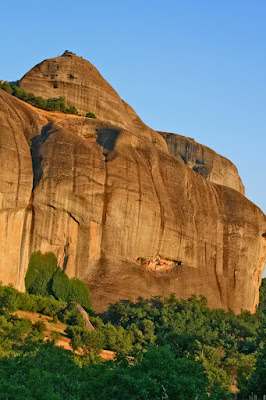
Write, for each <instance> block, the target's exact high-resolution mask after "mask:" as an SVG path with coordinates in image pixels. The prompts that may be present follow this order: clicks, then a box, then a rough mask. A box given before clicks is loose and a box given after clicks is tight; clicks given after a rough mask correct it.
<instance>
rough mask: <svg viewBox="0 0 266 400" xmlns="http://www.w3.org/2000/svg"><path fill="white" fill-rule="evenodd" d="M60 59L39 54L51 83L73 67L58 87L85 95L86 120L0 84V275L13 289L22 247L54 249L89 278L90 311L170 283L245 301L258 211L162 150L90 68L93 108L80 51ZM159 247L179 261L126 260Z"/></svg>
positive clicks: (257, 255) (264, 245) (219, 302)
mask: <svg viewBox="0 0 266 400" xmlns="http://www.w3.org/2000/svg"><path fill="white" fill-rule="evenodd" d="M73 57H74V56H73ZM73 57H72V58H73ZM76 58H77V59H79V57H76V56H75V57H74V60H76ZM61 59H62V60H61ZM69 60H71V58H70V57H69V58H67V57H59V58H58V57H57V58H56V59H55V63H53V60H47V61H44V63H48V65H52V66H53V65H54V64H55V65H60V68H58V71H59V72H58V76H57V81H58V82H59V73H60V74H62V76H63V74H66V76H68V79H69V80H71V81H72V80H73V78H70V76H69V75H70V73H71V74H73V75H74V77H78V76H79V79H81V78H80V76H83V79H82V80H80V81H78V79H77V80H76V81H77V84H76V88H77V87H79V91H78V90H77V89H75V86H72V87H70V86H69V87H68V83H69V82H68V81H67V85H63V86H62V87H63V88H66V87H68V89H67V90H69V93H70V94H69V96H70V97H71V96H72V97H71V98H68V94H67V93H68V92H67V91H65V92H64V91H62V92H60V95H64V96H65V97H66V99H67V101H69V103H70V104H72V105H75V106H76V107H77V108H79V105H80V108H81V104H84V108H83V110H85V109H86V111H92V112H95V113H96V115H97V114H98V119H96V120H93V119H88V118H84V117H74V116H67V115H64V114H60V113H49V112H45V111H42V110H38V109H34V108H33V107H30V106H28V105H27V104H24V103H22V102H21V101H19V100H17V99H15V98H13V97H12V96H10V95H8V94H6V93H3V92H2V91H1V96H0V112H1V114H0V117H1V118H0V140H1V153H0V155H1V165H4V166H5V167H4V168H3V169H1V180H0V192H1V196H2V208H1V211H0V221H1V225H0V235H1V236H0V246H1V247H0V249H1V255H3V257H2V260H1V263H0V280H2V281H3V282H4V283H13V284H14V285H15V286H16V287H18V288H20V289H23V285H24V275H25V271H26V268H27V265H28V260H29V257H30V254H31V252H32V251H37V250H41V251H42V252H45V251H54V252H55V253H56V255H57V256H58V260H59V263H60V265H61V267H62V268H63V269H64V270H65V272H66V273H67V274H68V276H69V277H73V276H75V277H77V278H79V279H82V280H83V281H84V282H86V284H87V285H88V286H89V288H90V292H91V299H92V302H93V306H94V308H95V309H96V310H97V311H101V310H103V309H105V308H106V307H107V306H108V304H109V303H112V302H114V301H116V300H119V299H128V298H131V299H137V298H138V297H139V296H142V297H145V298H149V297H151V296H153V295H163V296H168V295H170V294H171V293H175V294H176V295H177V297H179V298H187V297H188V296H190V295H191V294H197V295H204V296H206V297H207V299H208V302H209V305H210V306H211V307H224V308H231V309H233V310H234V311H236V312H240V310H241V309H246V310H250V311H254V310H255V307H256V305H257V304H258V288H259V285H260V282H261V275H262V272H263V268H264V264H265V259H266V218H265V215H264V214H263V213H262V211H261V210H260V209H259V208H258V207H256V206H255V205H254V204H253V203H251V202H250V201H249V200H247V199H246V198H245V197H244V196H243V195H242V194H240V193H238V192H237V191H236V190H234V189H232V188H230V187H227V186H225V183H223V186H221V185H217V184H214V183H212V182H210V180H207V179H205V178H204V177H202V176H200V175H199V174H195V172H194V171H193V170H192V169H191V168H190V167H189V166H188V165H186V164H185V163H184V161H183V160H182V159H178V158H175V157H173V156H172V155H171V154H169V152H168V149H167V145H166V142H165V140H164V139H163V138H162V137H161V135H160V134H159V133H157V132H155V131H152V130H151V129H150V128H148V127H146V125H145V124H143V123H142V121H141V120H140V119H139V118H138V117H137V116H136V114H135V113H134V111H132V109H131V108H130V107H129V106H127V105H126V104H125V103H124V102H122V100H121V99H120V98H119V96H118V95H117V94H115V92H114V90H113V89H112V88H111V89H110V86H109V85H108V84H107V83H106V82H105V81H104V80H103V78H101V77H100V75H99V80H98V81H97V85H98V86H97V90H95V91H94V92H93V96H92V97H93V98H94V103H95V104H98V106H97V107H99V108H98V112H97V111H96V109H93V108H90V107H89V106H88V107H87V106H86V104H87V103H86V102H87V100H86V99H87V98H89V93H88V91H89V89H88V88H89V85H90V83H89V82H90V77H91V74H92V73H93V74H94V75H95V74H96V75H97V74H98V72H97V71H96V70H95V69H92V67H91V64H89V63H88V62H87V61H85V60H82V59H81V60H82V61H77V62H81V63H82V67H79V68H81V69H80V70H78V69H77V71H76V72H75V69H74V70H72V69H69V68H70V67H69V65H70V64H71V62H70V61H69ZM75 62H76V61H75ZM65 65H66V70H65V67H64V66H65ZM45 68H46V67H45ZM47 68H48V67H47ZM47 68H46V69H45V70H47ZM51 68H52V67H51ZM71 68H72V67H71ZM82 68H83V70H82ZM93 68H94V67H93ZM48 69H49V68H48ZM34 70H36V76H37V78H36V82H37V83H38V87H39V88H40V87H41V86H44V88H46V87H47V92H45V93H47V95H46V96H45V95H44V93H40V92H38V93H37V92H36V93H35V94H36V95H37V94H39V95H42V96H44V97H51V94H50V89H51V87H50V86H49V85H50V83H49V82H50V81H51V76H48V78H47V77H46V78H47V80H46V83H45V78H44V75H43V63H42V64H41V66H37V67H35V69H33V70H31V71H30V72H29V73H28V74H30V77H31V78H30V80H28V82H30V83H31V85H35V83H34V81H35V78H34ZM38 70H39V71H40V74H41V75H40V76H39V72H38ZM64 71H66V72H64ZM73 71H74V73H73ZM95 71H96V72H95ZM55 72H56V70H55V71H54V70H52V72H51V73H55ZM28 74H26V76H25V77H24V78H23V79H25V78H26V77H27V75H28ZM78 74H79V75H78ZM94 75H93V76H94ZM60 76H61V75H60ZM97 76H98V75H97ZM62 79H63V78H62ZM92 79H94V78H92ZM76 81H75V82H76ZM73 82H74V80H73ZM83 82H85V83H84V85H83ZM37 83H36V85H37ZM92 84H94V83H91V85H92ZM73 85H74V84H73ZM24 87H25V89H27V90H29V91H32V92H35V91H34V86H31V88H27V87H26V85H25V86H24ZM36 87H37V86H36ZM60 87H61V86H60V85H58V88H60ZM58 88H57V89H58ZM71 88H72V89H71ZM57 89H55V88H52V90H57ZM40 90H41V89H40ZM43 90H46V89H43ZM62 90H63V89H62ZM64 90H65V89H64ZM72 90H74V93H75V96H76V98H77V100H76V101H77V102H76V103H75V102H74V97H75V96H74V95H73V93H72ZM105 91H106V94H105ZM78 93H80V96H79V95H78ZM109 95H110V96H111V97H112V99H116V100H115V101H116V107H114V110H113V108H112V107H113V103H112V102H111V103H110V104H109V100H110V98H109V97H108V96H109ZM73 96H74V97H73ZM97 96H99V102H98V103H97V101H98V100H97ZM102 96H105V98H106V103H105V106H104V107H103V106H102V105H101V104H102V103H101V101H100V98H102ZM56 97H58V95H56ZM110 101H111V100H110ZM79 102H81V103H79ZM118 109H119V110H123V111H121V114H120V111H119V112H116V110H118ZM101 110H102V111H101ZM99 116H101V118H99ZM107 116H108V117H107ZM11 121H12V122H11ZM28 138H32V139H31V149H30V147H29V144H28V142H27V139H28ZM30 150H31V152H32V160H33V168H32V165H31V157H30ZM9 165H11V166H12V168H11V170H10V171H11V172H9V169H8V166H9ZM18 194H19V195H18ZM158 254H160V255H161V257H162V258H164V259H168V260H180V261H181V262H182V264H181V265H178V266H176V267H175V268H171V269H167V270H165V271H163V270H158V271H156V270H151V269H147V268H145V266H144V265H141V264H138V263H136V262H134V258H136V257H142V258H143V259H146V260H148V259H153V258H155V257H156V256H157V255H158Z"/></svg>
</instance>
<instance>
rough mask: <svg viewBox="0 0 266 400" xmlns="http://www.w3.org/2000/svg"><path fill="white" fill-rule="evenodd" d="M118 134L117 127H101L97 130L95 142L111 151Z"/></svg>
mask: <svg viewBox="0 0 266 400" xmlns="http://www.w3.org/2000/svg"><path fill="white" fill-rule="evenodd" d="M119 135H120V131H119V130H118V129H110V128H103V129H98V130H97V139H96V142H97V143H98V144H99V145H100V146H102V147H103V148H104V149H106V150H108V151H113V150H114V148H115V143H116V140H117V138H118V136H119Z"/></svg>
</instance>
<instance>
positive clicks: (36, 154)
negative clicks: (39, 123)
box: [31, 123, 55, 190]
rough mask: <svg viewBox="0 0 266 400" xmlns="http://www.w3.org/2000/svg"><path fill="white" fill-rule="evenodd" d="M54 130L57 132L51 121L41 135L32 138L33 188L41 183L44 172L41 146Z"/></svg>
mask: <svg viewBox="0 0 266 400" xmlns="http://www.w3.org/2000/svg"><path fill="white" fill-rule="evenodd" d="M53 132H55V129H52V123H49V124H47V125H45V126H44V127H43V128H42V130H41V134H40V135H37V136H35V137H33V138H32V139H31V159H32V169H33V188H32V190H34V189H35V188H36V186H37V185H38V184H39V182H40V180H41V178H42V174H43V170H42V155H41V146H42V144H43V143H44V142H45V141H46V140H47V139H48V137H49V136H50V135H51V134H52V133H53Z"/></svg>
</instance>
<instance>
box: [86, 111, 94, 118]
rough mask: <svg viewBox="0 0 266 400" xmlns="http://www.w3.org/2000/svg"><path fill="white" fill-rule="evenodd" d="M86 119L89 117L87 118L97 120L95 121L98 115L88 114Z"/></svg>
mask: <svg viewBox="0 0 266 400" xmlns="http://www.w3.org/2000/svg"><path fill="white" fill-rule="evenodd" d="M86 117H87V118H95V119H96V115H95V114H93V113H92V112H89V113H87V114H86Z"/></svg>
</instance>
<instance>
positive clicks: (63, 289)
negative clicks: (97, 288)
mask: <svg viewBox="0 0 266 400" xmlns="http://www.w3.org/2000/svg"><path fill="white" fill-rule="evenodd" d="M25 287H26V290H27V291H28V292H29V293H31V294H36V295H41V296H49V295H51V296H54V297H55V298H56V299H58V300H61V301H63V302H66V303H70V302H72V301H76V302H77V303H79V304H80V305H81V306H82V307H84V308H86V309H87V310H90V309H91V302H90V300H89V289H88V288H87V286H86V285H85V283H83V282H82V281H80V280H79V279H76V278H72V279H69V278H68V276H67V275H66V274H65V273H64V272H63V271H62V270H61V269H60V267H58V265H57V258H56V256H55V255H54V253H52V252H50V253H45V254H42V253H41V252H40V251H38V252H34V253H32V255H31V258H30V262H29V266H28V270H27V273H26V277H25Z"/></svg>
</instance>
